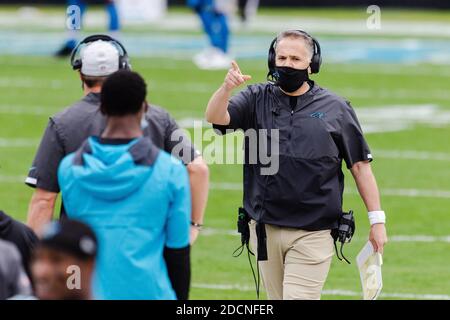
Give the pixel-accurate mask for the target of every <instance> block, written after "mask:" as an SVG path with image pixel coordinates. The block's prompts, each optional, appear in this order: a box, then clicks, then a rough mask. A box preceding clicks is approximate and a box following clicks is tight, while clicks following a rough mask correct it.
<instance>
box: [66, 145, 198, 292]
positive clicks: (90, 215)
mask: <svg viewBox="0 0 450 320" xmlns="http://www.w3.org/2000/svg"><path fill="white" fill-rule="evenodd" d="M58 181H59V185H60V187H61V192H62V198H63V201H64V205H65V209H66V211H67V215H68V217H69V218H72V219H78V220H81V221H83V222H85V223H87V224H89V225H90V226H91V227H92V228H93V229H94V231H95V232H96V234H97V237H98V240H99V255H98V258H97V263H96V267H95V272H94V281H93V282H94V284H93V292H94V297H95V298H97V299H176V296H175V292H174V290H173V289H172V286H171V283H170V279H169V277H168V273H167V267H166V264H165V261H164V258H163V250H164V247H168V248H172V249H177V248H184V247H186V246H188V245H189V223H190V215H191V198H190V189H189V179H188V174H187V170H186V167H185V166H184V165H183V164H182V163H181V162H180V161H179V160H178V159H176V158H174V157H172V156H171V155H170V154H168V153H166V152H164V151H162V150H159V149H158V148H156V147H155V146H154V145H153V144H152V143H151V142H150V140H149V139H143V138H138V139H134V140H132V141H130V142H128V143H125V144H119V145H115V144H102V143H100V141H99V139H98V138H96V137H90V138H88V140H87V141H86V142H85V143H84V144H83V145H82V147H81V148H80V149H79V150H78V151H77V152H75V153H72V154H70V155H68V156H67V157H65V158H64V160H63V161H62V162H61V164H60V166H59V169H58Z"/></svg>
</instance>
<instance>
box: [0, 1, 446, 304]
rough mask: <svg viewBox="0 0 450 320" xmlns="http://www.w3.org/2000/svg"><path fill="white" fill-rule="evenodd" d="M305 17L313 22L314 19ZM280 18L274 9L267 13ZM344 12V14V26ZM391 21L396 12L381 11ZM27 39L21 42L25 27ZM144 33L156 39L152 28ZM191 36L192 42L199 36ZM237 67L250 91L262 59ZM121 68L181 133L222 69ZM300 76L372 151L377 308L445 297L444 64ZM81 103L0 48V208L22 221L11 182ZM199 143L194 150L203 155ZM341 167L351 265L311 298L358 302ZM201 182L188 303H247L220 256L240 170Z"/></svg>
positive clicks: (38, 64) (35, 57)
mask: <svg viewBox="0 0 450 320" xmlns="http://www.w3.org/2000/svg"><path fill="white" fill-rule="evenodd" d="M8 10H13V9H11V8H9V9H8ZM48 10H49V12H50V11H56V10H55V9H48ZM5 12H6V11H5ZM181 12H182V14H186V15H189V13H183V12H184V11H182V10H181ZM309 12H311V16H312V17H313V16H314V13H315V12H314V10H309ZM339 12H340V11H336V12H335V13H333V10H329V11H328V12H327V11H325V12H324V11H320V10H318V11H317V12H316V13H317V15H318V16H320V17H321V18H324V17H327V16H330V17H334V16H339V14H338V13H339ZM0 13H2V9H1V8H0ZM3 13H4V12H3ZM285 13H286V12H283V11H277V14H278V15H279V16H282V15H283V14H285ZM435 14H436V17H437V20H439V19H441V20H442V21H443V22H442V23H445V21H450V20H449V19H448V18H449V17H450V13H449V12H446V13H442V12H439V13H435ZM291 15H293V13H292V12H289V13H288V14H287V15H286V16H291ZM355 15H356V14H355V13H350V14H349V17H348V18H349V19H352V18H353V17H354V16H355ZM395 15H400V16H402V13H401V12H400V13H398V12H392V13H391V16H394V17H395ZM430 15H431V18H430V17H429V16H427V14H424V15H423V16H421V15H420V14H419V13H414V14H411V19H412V20H414V21H417V20H419V21H420V19H423V20H433V19H432V17H433V14H432V13H430ZM388 17H389V15H388ZM394 19H395V18H394ZM446 19H447V20H446ZM433 21H434V20H433ZM93 30H94V29H93ZM28 31H29V32H30V34H31V35H33V33H32V31H33V30H28ZM52 32H55V31H48V33H49V34H50V33H52ZM152 32H153V34H154V35H157V36H160V37H163V36H164V31H161V30H156V29H155V30H153V31H152ZM11 33H14V30H13V29H11V27H3V29H0V37H8V36H9V35H10V34H11ZM60 33H61V32H60ZM140 33H142V30H141V31H140ZM244 33H245V34H244ZM130 34H131V33H130ZM255 34H256V33H255ZM325 34H326V32H325ZM57 35H58V36H59V37H60V38H61V39H62V38H63V36H64V34H63V33H61V34H57ZM125 35H127V33H126V32H125ZM171 35H172V36H173V35H175V36H177V37H179V38H182V37H183V35H184V33H183V32H181V31H180V32H179V33H178V34H177V32H176V31H171ZM141 36H142V35H141ZM144 36H145V35H144ZM186 36H188V35H186ZM240 36H242V37H251V36H252V34H251V33H248V32H242V33H240V32H236V39H238V40H239V37H240ZM272 36H273V34H269V33H264V32H261V34H258V36H257V35H255V37H260V38H261V39H262V40H264V41H265V42H264V43H263V44H262V45H261V46H266V43H267V44H268V42H267V41H266V40H267V39H268V40H270V39H271V37H272ZM193 37H195V39H196V40H198V41H202V39H203V38H202V37H201V35H195V34H194V35H193ZM443 37H445V34H444V36H443ZM319 38H320V37H319ZM336 38H337V39H338V40H339V39H342V40H345V39H347V38H346V35H333V36H331V35H330V36H329V38H327V37H326V36H323V39H324V41H325V42H326V41H327V39H330V41H336V40H333V39H336ZM405 38H407V37H406V36H405ZM58 39H59V38H58ZM125 39H126V36H125ZM245 39H247V38H245ZM258 39H259V38H258ZM424 41H425V43H427V42H426V41H427V40H426V39H425V40H424ZM430 41H431V40H430ZM447 41H448V38H447ZM330 43H331V42H330ZM125 44H126V41H125ZM11 45H13V44H11ZM36 45H37V46H42V47H45V46H46V45H47V44H46V43H38V42H36ZM393 45H395V44H393ZM6 46H8V44H5V43H3V47H4V48H6ZM258 48H259V47H258ZM330 48H332V45H330ZM37 49H39V48H37ZM194 49H195V48H194ZM354 49H355V50H357V49H358V48H356V47H355V48H354ZM167 50H170V48H168V49H167ZM180 50H181V52H182V50H183V48H181V49H180ZM186 50H191V48H187V49H186ZM134 51H137V50H134ZM4 52H7V54H4ZM191 53H192V51H189V54H191ZM447 53H448V51H447ZM387 60H388V59H387ZM237 61H238V63H239V65H240V67H241V70H242V72H243V73H246V74H250V75H252V80H251V83H255V82H261V81H265V75H266V60H265V59H264V57H263V54H260V53H259V52H258V53H257V54H255V55H254V57H248V56H244V55H242V56H241V58H240V57H239V55H238V57H237ZM132 64H133V69H134V70H135V71H138V72H139V73H141V74H142V75H143V76H144V77H145V79H146V80H147V83H148V87H149V95H148V99H149V101H150V102H151V103H153V104H157V105H161V106H163V107H164V108H166V109H167V110H169V111H170V113H171V114H172V115H173V116H174V117H175V118H176V119H177V120H179V121H180V124H183V125H184V126H186V128H187V130H189V131H190V132H191V133H193V130H192V128H189V127H190V126H189V123H190V122H192V120H193V119H201V118H202V117H203V113H204V110H205V107H206V104H207V102H208V99H209V97H210V95H211V94H212V93H213V92H214V90H216V88H217V87H218V86H219V85H220V84H221V82H222V80H223V78H224V76H225V71H201V70H198V69H197V68H196V67H195V65H194V64H193V63H192V62H191V59H190V56H188V55H186V57H184V58H183V57H181V58H180V57H177V58H176V59H174V58H172V57H170V56H169V57H164V56H163V55H162V56H151V55H149V56H145V55H139V54H136V57H134V58H133V57H132ZM312 78H313V80H316V81H317V82H318V83H319V84H320V85H321V86H323V87H326V88H328V89H330V90H332V91H334V92H336V93H338V94H340V95H342V96H345V97H346V98H347V99H348V100H350V101H351V103H352V105H353V107H354V108H355V110H356V113H357V115H358V116H359V117H360V122H361V124H362V126H363V129H364V130H365V131H366V137H367V140H368V143H369V145H370V147H371V149H372V154H373V156H374V159H375V160H374V161H373V163H372V164H373V170H374V173H375V175H376V178H377V181H378V185H379V188H380V191H381V196H382V207H383V209H384V210H385V211H386V215H387V230H388V236H389V240H390V242H389V243H388V244H387V245H386V247H385V254H384V257H383V258H384V265H383V293H382V295H381V297H380V299H450V266H449V265H450V91H449V86H450V80H449V79H450V63H449V62H448V60H447V61H446V62H445V59H444V62H442V63H426V62H425V63H422V62H417V63H403V62H402V61H384V62H383V61H378V60H377V61H375V62H371V61H359V62H357V63H352V62H349V61H339V59H336V60H333V61H327V60H325V61H324V64H323V66H322V70H321V73H320V74H319V75H315V76H313V77H312ZM81 95H82V92H81V89H80V81H79V79H78V77H77V74H76V73H74V72H73V71H72V70H71V68H70V66H69V64H68V61H67V60H58V59H54V58H52V57H50V56H46V55H43V54H39V53H36V54H34V53H30V54H27V52H26V51H23V52H20V50H19V53H17V54H16V53H14V54H13V53H11V52H9V51H6V49H5V51H0V209H2V210H4V211H6V212H7V213H9V214H11V215H13V216H14V217H15V218H17V219H20V220H25V219H26V214H27V207H28V201H29V199H30V196H31V193H32V190H31V189H30V188H29V187H27V186H26V185H25V184H24V183H23V180H24V177H25V176H26V174H27V172H28V168H29V167H30V166H31V162H32V159H33V156H34V153H35V151H36V148H37V146H38V143H39V139H40V137H41V135H42V133H43V130H44V128H45V126H46V123H47V120H48V117H49V116H50V115H52V114H54V113H55V112H58V111H59V110H62V109H63V108H64V107H66V106H68V105H70V104H71V103H73V102H74V101H76V100H77V99H79V98H80V97H81ZM204 129H207V126H206V125H205V128H204ZM216 139H219V140H220V139H223V138H221V137H217V138H216ZM208 143H210V141H203V149H204V148H205V146H207V144H208ZM239 147H240V146H239V145H238V146H237V147H236V148H239ZM228 148H233V146H228ZM343 170H344V173H345V175H346V192H345V196H344V209H345V210H348V209H353V210H354V211H355V213H356V221H357V228H356V234H355V238H354V240H352V242H351V243H350V244H347V245H345V247H344V252H345V254H346V256H347V257H348V258H350V259H351V260H352V264H351V265H347V264H346V263H343V262H340V261H339V260H337V258H334V259H333V263H332V267H331V270H330V273H329V277H328V280H327V282H326V285H325V287H324V294H323V299H360V298H361V285H360V280H359V274H358V271H357V268H356V263H355V260H354V259H355V257H356V255H357V253H358V251H359V250H360V249H361V248H362V247H363V245H364V244H365V242H366V241H367V237H368V233H369V223H368V219H367V214H366V209H365V208H364V204H363V202H362V200H361V198H360V197H359V196H358V194H357V192H356V186H355V184H354V182H353V180H352V178H351V175H350V174H349V172H348V171H347V170H346V169H345V168H344V169H343ZM210 180H211V189H210V193H209V201H208V207H207V211H206V216H205V225H206V227H205V229H204V231H203V233H202V234H201V236H200V237H199V239H198V241H197V242H196V244H195V246H194V247H193V249H192V255H193V256H192V270H193V274H192V289H191V298H192V299H255V298H256V294H255V290H254V283H253V278H252V273H251V270H250V266H249V264H248V260H247V256H246V255H244V254H243V255H242V256H240V257H239V258H234V257H232V252H233V251H234V249H236V248H237V247H238V246H239V244H240V243H239V242H240V238H239V237H238V236H237V235H236V233H235V232H233V231H234V230H235V226H236V217H237V207H238V206H239V205H240V202H241V198H242V191H241V187H240V185H241V182H242V168H241V166H240V165H238V164H236V165H224V164H210Z"/></svg>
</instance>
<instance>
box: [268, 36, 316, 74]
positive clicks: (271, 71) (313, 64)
mask: <svg viewBox="0 0 450 320" xmlns="http://www.w3.org/2000/svg"><path fill="white" fill-rule="evenodd" d="M295 31H298V32H300V33H302V34H304V35H305V36H307V37H308V38H311V40H312V42H313V43H314V53H313V56H312V59H311V63H310V65H309V66H310V67H311V73H319V70H320V65H321V64H322V55H321V51H320V44H319V42H318V41H317V40H316V39H315V38H313V37H312V36H311V35H310V34H309V33H307V32H305V31H303V30H295ZM277 39H278V36H277V37H276V38H275V39H273V40H272V43H271V44H270V47H269V55H268V59H267V65H268V67H269V73H267V80H269V81H274V80H276V79H277V76H276V71H275V58H276V52H275V47H276V44H277Z"/></svg>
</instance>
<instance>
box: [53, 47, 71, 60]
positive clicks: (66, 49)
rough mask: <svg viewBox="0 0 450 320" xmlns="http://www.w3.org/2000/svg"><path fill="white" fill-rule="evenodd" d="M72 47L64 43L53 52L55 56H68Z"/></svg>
mask: <svg viewBox="0 0 450 320" xmlns="http://www.w3.org/2000/svg"><path fill="white" fill-rule="evenodd" d="M73 49H74V48H72V47H70V46H68V45H67V44H66V45H64V46H63V47H62V48H61V49H59V50H58V51H56V52H55V57H60V58H64V57H67V56H69V55H70V54H71V53H72V50H73Z"/></svg>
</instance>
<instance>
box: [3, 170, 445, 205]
mask: <svg viewBox="0 0 450 320" xmlns="http://www.w3.org/2000/svg"><path fill="white" fill-rule="evenodd" d="M25 179H26V177H24V176H4V175H0V182H3V183H18V182H22V183H23V182H24V181H25ZM210 188H211V189H212V190H227V191H242V184H241V183H233V182H211V183H210ZM380 190H381V194H382V195H383V196H401V197H412V198H417V197H428V198H443V199H448V198H450V191H448V190H426V189H384V188H381V189H380ZM345 194H352V195H357V194H358V191H357V190H354V189H350V188H346V189H345Z"/></svg>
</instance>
